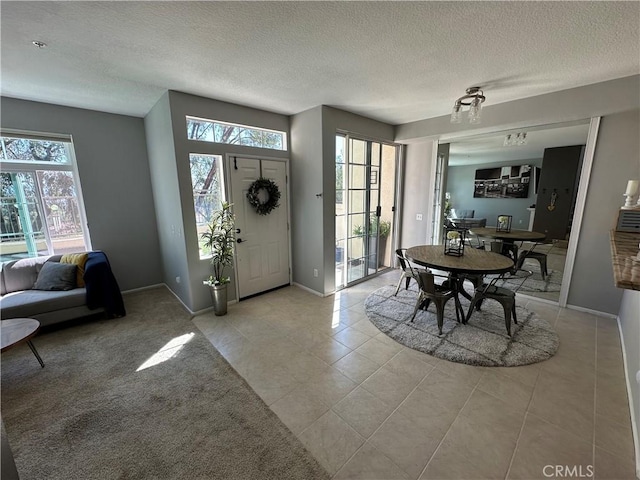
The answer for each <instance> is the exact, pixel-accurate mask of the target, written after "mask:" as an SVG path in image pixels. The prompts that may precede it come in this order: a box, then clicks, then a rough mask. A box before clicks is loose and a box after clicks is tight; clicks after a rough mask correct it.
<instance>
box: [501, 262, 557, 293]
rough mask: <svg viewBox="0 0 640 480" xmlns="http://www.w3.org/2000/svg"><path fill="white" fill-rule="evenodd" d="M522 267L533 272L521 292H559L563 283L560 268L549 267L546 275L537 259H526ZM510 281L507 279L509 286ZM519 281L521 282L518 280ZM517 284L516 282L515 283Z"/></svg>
mask: <svg viewBox="0 0 640 480" xmlns="http://www.w3.org/2000/svg"><path fill="white" fill-rule="evenodd" d="M522 268H523V269H525V270H530V271H532V272H533V275H531V276H530V277H529V278H527V280H526V281H525V282H524V283H523V284H522V287H520V289H519V290H518V291H519V292H522V293H526V292H559V291H560V286H561V284H562V272H561V271H559V270H552V269H551V268H549V267H547V272H548V275H545V276H544V280H543V279H542V275H541V274H540V264H539V263H538V262H536V261H535V260H525V262H524V264H523V265H522ZM509 283H510V281H509V280H507V281H506V284H507V286H509ZM518 283H519V282H518ZM514 285H515V283H514Z"/></svg>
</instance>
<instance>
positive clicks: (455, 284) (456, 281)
mask: <svg viewBox="0 0 640 480" xmlns="http://www.w3.org/2000/svg"><path fill="white" fill-rule="evenodd" d="M463 281H464V280H463V279H461V278H460V277H458V275H456V274H455V273H452V274H451V276H450V282H451V290H453V300H454V302H455V304H456V320H457V321H458V322H460V321H462V322H464V310H463V309H462V304H461V303H460V297H459V293H460V291H461V290H462V291H463V292H464V293H467V292H465V291H464V288H463V287H462V282H463ZM458 315H460V316H458ZM460 319H462V320H460Z"/></svg>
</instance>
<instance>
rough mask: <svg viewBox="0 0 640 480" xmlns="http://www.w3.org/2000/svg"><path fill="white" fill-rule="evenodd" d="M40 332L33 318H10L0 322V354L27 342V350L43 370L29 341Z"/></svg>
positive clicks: (36, 352)
mask: <svg viewBox="0 0 640 480" xmlns="http://www.w3.org/2000/svg"><path fill="white" fill-rule="evenodd" d="M38 330H40V322H39V321H38V320H35V319H33V318H10V319H9V320H2V322H0V347H1V348H0V352H4V351H5V350H8V349H9V348H11V347H13V346H14V345H18V344H19V343H22V342H25V341H26V342H27V345H29V348H30V349H31V351H32V352H33V354H34V355H35V356H36V358H37V359H38V362H40V366H41V367H42V368H44V362H43V361H42V358H40V355H39V354H38V351H37V350H36V347H34V346H33V343H31V339H32V338H33V337H34V336H35V334H36V333H38Z"/></svg>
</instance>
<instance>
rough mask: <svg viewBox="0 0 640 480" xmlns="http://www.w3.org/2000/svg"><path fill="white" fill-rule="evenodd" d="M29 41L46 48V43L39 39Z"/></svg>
mask: <svg viewBox="0 0 640 480" xmlns="http://www.w3.org/2000/svg"><path fill="white" fill-rule="evenodd" d="M31 43H33V44H34V45H35V46H36V47H38V48H47V44H46V43H44V42H41V41H40V40H34V41H33V42H31Z"/></svg>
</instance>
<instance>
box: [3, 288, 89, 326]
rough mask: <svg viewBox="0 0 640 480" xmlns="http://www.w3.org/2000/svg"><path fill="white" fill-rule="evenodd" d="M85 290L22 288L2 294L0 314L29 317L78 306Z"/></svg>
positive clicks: (81, 301) (83, 297) (12, 316)
mask: <svg viewBox="0 0 640 480" xmlns="http://www.w3.org/2000/svg"><path fill="white" fill-rule="evenodd" d="M86 295H87V290H86V289H84V288H74V289H73V290H67V291H63V292H60V291H46V290H23V291H21V292H13V293H8V294H6V295H4V296H3V297H2V298H1V299H0V316H1V318H3V319H6V318H18V317H31V316H33V315H37V314H41V313H44V312H53V311H56V310H62V309H65V308H72V307H79V306H82V305H84V304H85V297H86Z"/></svg>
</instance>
